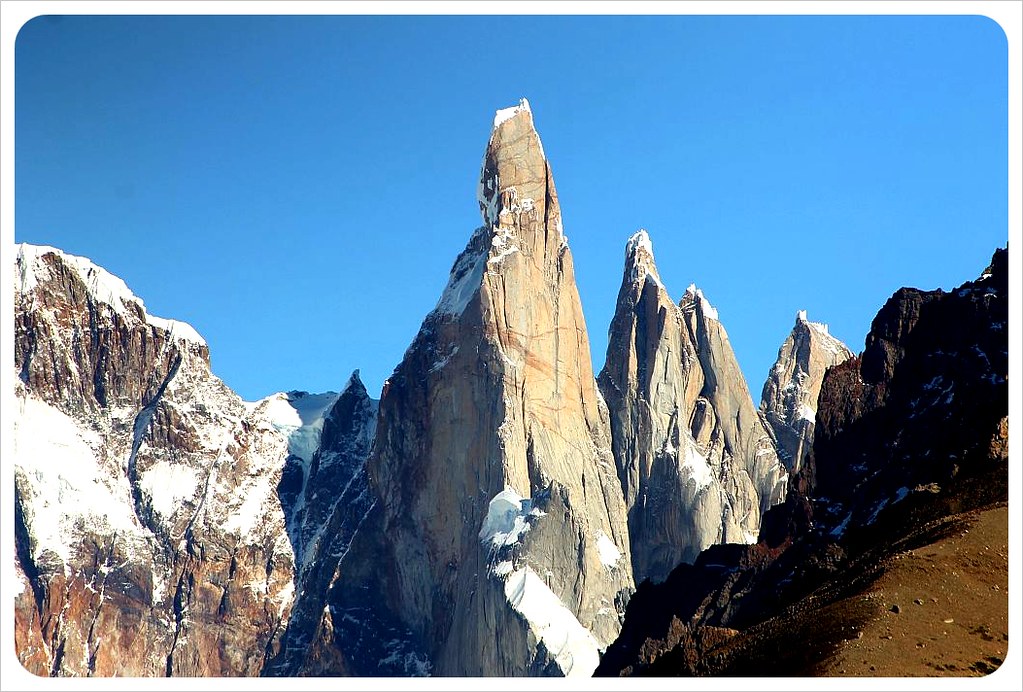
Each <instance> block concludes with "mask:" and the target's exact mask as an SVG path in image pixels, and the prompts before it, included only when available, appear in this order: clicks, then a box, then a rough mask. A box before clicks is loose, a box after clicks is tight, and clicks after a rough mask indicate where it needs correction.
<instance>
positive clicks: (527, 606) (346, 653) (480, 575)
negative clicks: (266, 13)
mask: <svg viewBox="0 0 1023 692" xmlns="http://www.w3.org/2000/svg"><path fill="white" fill-rule="evenodd" d="M478 200H479V205H480V210H481V213H482V217H483V225H482V226H481V227H480V228H479V229H477V230H476V231H475V232H474V233H473V234H472V237H471V238H470V239H469V242H468V244H467V246H466V248H465V250H464V251H463V252H462V253H461V255H459V257H458V259H457V260H456V261H455V263H454V266H453V267H452V270H451V275H450V278H449V281H448V284H447V287H446V288H445V290H444V293H443V295H442V296H441V297H440V299H439V300H438V303H437V306H436V308H435V309H434V311H433V312H431V313H430V314H429V315H428V316H427V317H426V319H425V320H424V322H423V324H422V327H421V329H420V331H419V333H418V335H417V336H416V338H415V340H414V341H413V343H412V345H411V346H410V347H409V348H408V350H407V352H406V353H405V357H404V359H403V360H402V362H401V363H400V364H399V365H398V366H397V368H396V369H395V371H394V373H393V374H392V375H391V377H390V378H389V379H388V381H387V382H386V384H385V385H384V389H383V393H382V395H381V400H380V414H379V420H378V424H377V430H376V439H375V443H374V449H373V452H372V454H371V455H370V459H369V462H368V464H367V471H368V476H369V482H370V487H371V489H372V492H373V496H374V499H375V505H374V507H373V509H372V511H371V512H370V513H369V516H368V517H367V519H366V522H365V524H364V526H363V528H362V529H361V530H360V531H359V533H358V534H357V536H356V538H355V541H354V542H353V544H352V546H351V551H350V552H349V553H348V556H347V558H346V559H345V561H344V562H343V563H342V565H341V580H340V583H339V587H338V589H337V590H336V593H335V600H333V601H332V604H333V605H334V612H333V613H332V622H333V623H334V628H335V632H336V633H338V635H340V634H342V633H343V632H344V630H343V625H342V624H339V623H345V622H352V621H357V622H358V623H359V626H358V632H356V633H352V634H353V635H354V637H355V638H354V639H351V638H347V637H341V636H335V637H334V641H336V642H337V647H336V648H337V649H338V651H337V653H336V657H337V659H338V660H343V661H344V662H345V665H346V666H347V667H348V670H350V671H351V672H354V673H356V674H363V675H366V674H416V673H426V672H429V673H431V674H434V675H523V674H555V675H587V676H588V675H590V673H592V671H593V669H594V668H595V667H596V665H597V662H598V658H599V651H600V650H601V649H603V648H604V647H605V646H606V645H607V644H608V643H609V642H610V641H612V640H613V639H614V638H615V636H616V635H617V633H618V631H619V628H620V614H621V612H622V611H623V609H624V603H625V600H626V598H627V596H628V594H630V593H631V591H632V589H633V580H632V568H631V562H630V549H629V535H628V526H627V522H626V511H625V504H624V502H623V500H622V495H621V488H620V485H619V482H618V479H617V477H616V474H615V470H614V460H613V458H612V456H611V452H610V431H609V427H608V414H607V410H606V408H605V407H604V405H603V402H602V400H601V398H600V396H599V394H598V392H597V388H596V383H595V380H594V376H593V372H592V366H591V360H590V352H589V342H588V338H587V333H586V325H585V322H584V319H583V313H582V308H581V305H580V302H579V295H578V290H577V288H576V285H575V278H574V271H573V266H572V255H571V252H570V251H569V248H568V243H567V239H566V237H565V234H564V233H563V231H562V222H561V211H560V207H559V204H558V197H557V192H556V191H555V187H554V179H553V176H552V174H551V169H550V165H549V164H548V162H547V159H546V158H545V156H544V152H543V148H542V146H541V144H540V138H539V136H538V135H537V132H536V130H535V129H534V126H533V117H532V113H531V111H530V109H529V106H528V103H527V102H526V101H525V100H523V101H522V102H521V103H520V104H519V105H518V106H516V107H513V108H509V109H505V110H502V111H498V113H497V116H496V117H495V120H494V125H493V130H492V132H491V136H490V141H489V143H488V145H487V148H486V153H485V156H484V160H483V166H482V171H481V175H480V184H479V189H478ZM369 632H376V634H375V635H374V636H372V637H370V636H369V634H368V633H369ZM381 642H385V643H386V642H390V645H389V646H383V645H382V644H381Z"/></svg>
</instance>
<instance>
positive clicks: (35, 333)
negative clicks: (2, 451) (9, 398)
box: [13, 245, 294, 676]
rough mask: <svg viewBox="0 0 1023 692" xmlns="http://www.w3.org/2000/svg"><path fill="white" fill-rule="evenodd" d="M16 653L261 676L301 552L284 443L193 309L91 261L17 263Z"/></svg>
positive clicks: (32, 658) (94, 671)
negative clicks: (159, 308) (143, 291)
mask: <svg viewBox="0 0 1023 692" xmlns="http://www.w3.org/2000/svg"><path fill="white" fill-rule="evenodd" d="M15 280H16V287H15V288H16V292H15V301H16V321H15V327H16V329H15V360H16V362H15V367H16V372H17V374H18V376H19V377H18V381H17V382H16V403H15V406H16V412H15V416H14V426H13V438H14V441H13V450H14V473H15V535H16V549H17V558H18V569H19V572H20V574H21V575H23V583H24V588H23V590H22V591H21V593H20V595H19V596H18V597H17V599H18V600H17V606H16V617H15V630H16V632H18V635H17V639H18V641H20V642H23V643H24V645H23V646H19V647H18V655H19V660H21V661H22V663H23V665H25V666H26V667H27V668H28V669H29V670H31V671H32V672H34V673H37V674H40V675H62V676H63V675H68V676H80V675H101V676H109V675H130V676H152V675H252V674H256V673H258V672H259V670H260V668H261V666H262V663H263V660H264V659H265V657H267V656H269V655H271V654H272V653H273V652H274V651H275V650H276V648H277V647H278V646H279V641H280V634H281V632H282V631H283V628H284V626H285V624H286V623H287V619H288V615H289V612H290V609H291V602H292V597H293V591H294V581H293V577H292V575H293V571H294V551H293V549H292V546H291V544H290V542H289V540H288V535H287V533H286V530H285V515H284V511H283V509H282V507H281V503H280V501H279V499H278V497H277V494H276V486H277V483H278V481H279V479H280V475H281V469H282V466H283V464H284V461H285V458H286V455H287V441H286V439H285V437H284V436H283V435H282V434H281V433H280V432H279V431H278V430H276V429H275V428H274V427H273V425H272V423H271V421H270V420H268V419H267V418H266V417H265V416H262V415H260V414H259V412H258V411H256V410H253V409H252V408H251V407H249V406H246V404H245V403H244V402H242V401H241V399H239V398H238V397H237V396H236V395H235V394H234V393H233V392H231V391H230V390H229V389H228V388H227V387H226V386H224V384H223V383H222V382H221V381H220V380H219V379H217V378H216V377H214V376H213V375H212V374H211V373H210V370H209V360H208V358H209V354H208V350H207V347H206V344H205V342H203V340H202V338H201V337H200V336H199V335H198V334H197V333H196V332H195V331H194V330H193V329H191V328H190V327H189V326H188V325H185V324H183V323H180V322H175V321H172V320H163V319H160V318H156V317H153V316H152V315H149V314H148V313H147V312H146V310H145V307H144V305H143V303H142V301H140V300H139V299H138V298H136V297H135V296H134V295H132V293H131V292H130V291H129V290H128V289H127V287H126V286H125V285H124V282H122V281H121V280H120V279H117V278H116V277H114V276H112V275H111V274H109V273H108V272H106V271H104V270H103V269H101V268H99V267H97V266H96V265H94V264H93V263H91V262H90V261H88V260H86V259H84V258H80V257H74V256H71V255H67V254H64V253H62V252H60V251H57V250H54V249H52V248H44V247H34V246H29V245H21V246H19V248H18V255H17V266H16V275H15Z"/></svg>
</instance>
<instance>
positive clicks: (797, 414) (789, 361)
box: [760, 310, 853, 473]
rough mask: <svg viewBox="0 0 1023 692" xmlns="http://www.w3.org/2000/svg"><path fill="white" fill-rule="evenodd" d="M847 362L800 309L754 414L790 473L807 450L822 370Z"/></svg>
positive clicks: (842, 349)
mask: <svg viewBox="0 0 1023 692" xmlns="http://www.w3.org/2000/svg"><path fill="white" fill-rule="evenodd" d="M852 357H853V353H852V351H850V350H849V348H848V347H847V346H846V345H845V344H843V343H842V342H841V341H839V340H838V339H836V338H835V337H833V336H831V334H829V333H828V326H827V325H826V324H821V323H820V322H810V321H809V320H807V319H806V312H805V311H803V310H800V311H799V313H797V315H796V324H795V326H794V327H792V332H791V333H790V334H789V336H788V338H786V339H785V342H784V343H783V344H782V345H781V348H780V349H778V360H777V361H775V363H774V367H772V368H771V373H770V374H769V375H768V377H767V382H765V383H764V392H763V395H762V396H761V399H760V411H761V412H762V413H763V415H764V418H765V419H766V420H767V422H768V423H769V424H770V426H771V429H772V431H773V432H774V436H775V439H776V440H777V442H778V455H779V457H781V459H782V461H783V462H784V463H785V465H786V467H788V469H789V470H790V471H791V472H792V473H798V472H799V470H800V469H801V468H802V466H803V460H804V459H805V458H806V455H807V454H809V453H810V449H811V448H812V447H813V428H814V421H815V420H816V417H817V397H818V395H819V394H820V391H821V383H822V382H823V380H824V371H825V370H827V369H828V368H830V367H832V366H835V365H838V364H839V363H842V362H844V361H846V360H849V359H850V358H852Z"/></svg>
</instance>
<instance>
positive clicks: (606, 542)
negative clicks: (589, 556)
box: [597, 531, 622, 569]
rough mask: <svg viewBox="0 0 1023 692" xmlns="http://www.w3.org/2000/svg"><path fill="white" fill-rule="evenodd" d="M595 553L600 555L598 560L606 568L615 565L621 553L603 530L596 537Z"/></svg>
mask: <svg viewBox="0 0 1023 692" xmlns="http://www.w3.org/2000/svg"><path fill="white" fill-rule="evenodd" d="M597 554H598V555H600V562H601V563H602V564H603V565H604V566H605V567H607V568H608V569H610V568H611V567H614V566H615V565H617V564H618V562H619V561H620V560H621V559H622V553H621V551H620V550H618V546H616V545H615V543H614V541H612V540H611V539H610V538H608V536H607V534H606V533H604V532H603V531H601V532H600V535H599V536H598V537H597Z"/></svg>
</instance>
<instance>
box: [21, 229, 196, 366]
mask: <svg viewBox="0 0 1023 692" xmlns="http://www.w3.org/2000/svg"><path fill="white" fill-rule="evenodd" d="M48 254H55V255H57V256H58V257H60V258H61V260H63V262H64V264H66V265H67V266H69V267H71V268H72V269H74V271H75V272H76V273H77V274H78V276H79V277H80V278H81V279H82V282H83V283H84V284H85V286H86V289H87V290H88V291H89V295H91V296H92V297H93V298H94V299H95V300H96V301H97V302H100V303H105V304H107V305H109V306H110V307H111V308H113V310H114V311H115V312H117V313H119V314H122V315H123V314H125V313H126V312H127V306H128V304H129V303H136V304H137V305H138V306H139V308H140V309H141V310H142V314H143V315H144V317H145V320H146V323H147V324H150V325H152V326H154V327H157V328H158V329H163V330H165V331H166V332H168V333H169V334H170V335H171V338H173V339H183V340H185V341H191V342H194V343H197V344H201V345H204V346H205V345H206V340H205V339H203V338H202V336H200V335H199V332H197V331H196V330H195V328H194V327H192V326H191V325H190V324H187V323H185V322H181V321H178V320H171V319H165V318H163V317H156V316H155V315H150V314H149V313H148V312H147V311H146V305H145V303H144V302H143V301H142V299H141V298H139V297H138V296H136V295H135V294H134V293H132V292H131V289H129V288H128V285H127V284H125V283H124V280H123V279H121V278H119V277H117V276H114V275H113V274H111V273H110V272H108V271H107V270H106V269H103V268H102V267H100V266H99V265H97V264H95V263H93V262H92V260H90V259H88V258H86V257H79V256H77V255H70V254H68V253H66V252H64V251H63V250H59V249H57V248H55V247H50V246H47V245H30V244H29V243H19V244H18V254H17V261H16V269H15V272H16V274H15V290H16V291H17V292H19V293H21V294H22V295H27V294H28V293H30V292H31V291H32V290H33V289H34V288H35V287H36V286H37V285H38V284H39V276H40V274H41V273H43V272H47V271H48V269H47V267H46V265H45V263H44V262H43V259H42V258H43V256H44V255H48Z"/></svg>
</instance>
